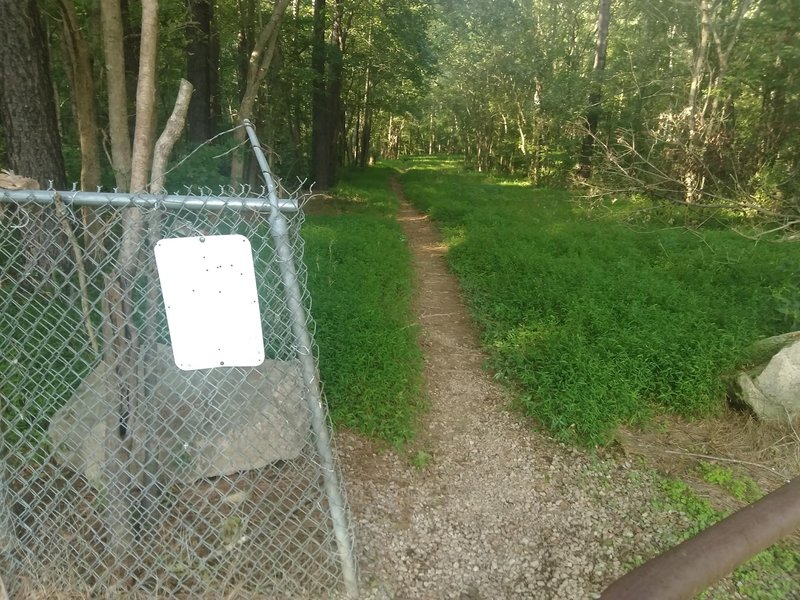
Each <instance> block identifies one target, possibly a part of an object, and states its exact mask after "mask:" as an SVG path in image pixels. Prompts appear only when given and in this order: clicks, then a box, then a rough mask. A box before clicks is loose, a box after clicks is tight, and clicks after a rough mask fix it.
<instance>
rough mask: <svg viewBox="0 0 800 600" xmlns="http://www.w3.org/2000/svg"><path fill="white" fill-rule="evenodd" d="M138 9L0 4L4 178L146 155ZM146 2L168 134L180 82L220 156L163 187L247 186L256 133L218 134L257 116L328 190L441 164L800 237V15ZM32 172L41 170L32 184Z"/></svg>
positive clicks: (106, 171) (70, 175) (682, 4)
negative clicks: (153, 16) (425, 159)
mask: <svg viewBox="0 0 800 600" xmlns="http://www.w3.org/2000/svg"><path fill="white" fill-rule="evenodd" d="M143 4H149V3H147V2H144V3H143V2H141V1H138V2H137V1H136V0H108V1H104V2H102V3H101V2H99V1H98V0H42V1H36V0H24V1H23V2H17V1H16V0H0V13H2V14H0V16H2V17H3V23H4V24H5V25H4V26H5V27H6V31H7V33H6V36H5V37H6V38H8V40H9V43H8V44H4V48H3V49H0V58H2V68H1V69H0V79H2V90H3V91H2V94H0V105H1V107H2V109H1V110H0V116H2V131H1V133H2V136H1V138H2V139H1V140H0V166H2V167H5V168H11V169H14V170H16V171H18V172H20V174H23V175H28V176H31V177H34V178H37V179H40V180H43V179H49V180H53V181H56V182H66V181H68V180H78V179H80V180H81V185H82V186H83V187H88V188H93V187H94V186H97V185H102V184H104V185H111V184H113V183H114V182H115V175H116V176H117V183H119V181H120V180H119V173H120V167H119V165H117V166H116V167H115V166H114V154H115V144H121V146H118V147H117V150H119V149H120V148H121V149H122V150H124V149H125V148H126V147H128V146H130V145H131V143H132V142H131V141H130V140H129V139H127V140H126V139H125V131H124V130H125V129H127V130H128V131H127V135H128V136H130V135H132V134H133V131H134V125H135V122H134V115H135V111H136V101H135V98H136V86H137V78H138V76H139V67H140V65H139V53H140V49H141V46H142V43H143V42H144V41H145V40H146V38H148V37H150V34H149V33H146V32H145V33H143V29H142V15H143V12H144V11H143V9H142V6H143ZM154 4H155V5H156V6H157V18H158V23H157V39H156V40H154V41H155V42H156V43H157V62H156V67H157V72H156V78H155V79H156V91H155V95H154V111H155V123H156V125H155V127H156V128H160V127H161V126H162V125H163V123H164V122H165V121H166V119H167V117H168V116H169V114H170V111H171V109H172V104H173V102H174V99H175V94H176V91H177V89H178V85H179V82H180V80H181V78H186V79H188V80H189V81H190V82H191V83H192V85H193V86H194V93H193V96H192V102H191V105H190V108H189V114H188V122H187V128H186V132H185V134H184V140H183V146H182V147H181V148H179V149H178V152H177V153H176V156H177V157H180V156H184V155H185V154H187V153H188V152H189V151H191V150H192V149H194V148H196V146H197V145H198V144H200V143H201V142H204V141H206V140H210V139H212V138H213V142H212V143H210V144H208V145H207V146H205V147H204V148H203V149H202V150H201V151H199V152H197V153H196V154H195V155H194V156H193V160H192V161H187V162H186V163H185V164H184V165H182V166H181V168H179V169H177V170H176V171H175V172H173V173H172V174H171V177H169V178H168V180H167V184H168V185H173V186H175V185H186V184H195V185H213V184H218V183H227V182H229V181H231V179H233V181H234V182H238V181H255V177H256V175H255V174H254V173H252V170H251V169H250V168H249V166H248V164H247V161H246V154H245V153H242V152H241V151H234V152H232V153H226V152H227V151H229V150H231V149H232V148H234V147H235V146H236V145H237V144H238V143H239V142H241V140H243V138H244V136H243V133H242V132H241V131H240V130H237V131H236V132H235V133H227V134H225V135H219V134H221V133H223V132H230V130H232V129H233V128H235V127H236V126H237V125H238V124H240V123H241V121H242V120H243V119H244V118H249V119H251V120H253V121H254V122H255V124H256V125H257V127H258V129H259V132H260V135H261V137H262V138H263V140H264V142H265V144H266V146H267V147H268V148H269V150H270V157H271V159H272V160H273V162H275V166H276V170H277V171H278V172H280V173H281V174H282V175H284V176H287V177H299V178H301V179H304V180H306V181H307V182H312V181H313V182H316V185H317V189H321V188H322V189H324V188H327V187H330V186H331V185H332V184H333V183H334V182H335V181H336V178H337V172H338V170H339V169H340V168H341V167H342V166H347V165H359V166H362V167H363V166H366V165H367V164H369V163H371V162H372V161H374V160H375V159H376V158H380V157H384V158H398V157H399V156H401V155H405V154H448V155H460V156H463V159H464V162H465V164H466V165H467V166H468V167H471V168H475V169H478V170H482V171H497V172H501V173H504V174H510V175H515V176H519V177H524V178H527V179H529V180H530V181H531V182H532V183H533V184H535V185H548V186H556V187H558V186H564V185H567V184H571V183H576V182H577V183H582V184H584V185H585V186H586V187H585V189H587V190H589V193H590V194H595V195H599V196H617V195H619V196H622V195H625V196H627V197H630V196H631V195H639V196H644V197H647V198H649V199H661V200H666V201H669V202H673V203H680V204H690V205H702V206H716V207H720V206H721V207H724V208H726V209H730V210H733V211H738V212H739V213H741V214H747V215H751V214H759V215H761V216H762V217H764V218H766V220H767V221H768V222H770V223H772V224H773V226H774V228H776V229H779V230H780V231H784V232H788V233H791V232H792V230H793V229H796V225H797V224H798V221H800V201H798V190H799V189H800V184H798V182H797V173H798V167H799V166H800V124H798V120H797V118H796V115H797V114H798V113H800V76H798V74H800V33H798V23H800V4H798V3H797V2H795V1H794V0H770V1H766V0H725V1H723V0H681V1H676V0H599V1H598V0H563V1H559V2H551V1H550V0H527V1H521V0H496V1H493V2H486V1H485V0H464V1H455V0H438V1H433V0H313V1H312V0H309V1H307V2H302V1H300V0H269V1H266V0H263V1H262V0H161V1H160V2H155V3H154ZM109 7H113V8H115V9H116V10H117V12H118V15H119V22H118V23H117V24H116V27H114V26H109V23H110V21H109V19H108V14H106V13H109V12H110V9H109ZM111 25H113V23H111ZM26 48H27V49H26ZM114 56H116V58H117V62H116V63H114V62H113V61H112V60H110V57H114ZM20 95H22V97H24V98H27V99H28V100H29V101H27V102H25V106H26V108H24V109H23V110H21V111H20V110H17V111H16V112H15V110H14V105H15V102H16V103H17V104H19V102H20V100H19V97H20ZM120 95H121V98H120ZM34 107H35V108H34ZM31 109H32V110H31ZM50 113H52V118H50V119H44V118H43V117H42V115H44V116H46V115H48V114H50ZM32 121H39V122H38V123H32ZM126 124H127V128H126V127H125V125H126ZM120 136H122V138H121V137H120ZM215 136H219V137H216V138H215ZM121 139H122V141H120V140H121ZM25 147H27V148H28V150H27V151H26V150H25V149H24V148H25ZM43 147H47V148H49V149H50V151H47V152H45V151H44V150H43V149H42V148H43ZM59 150H60V152H59ZM26 154H27V155H30V154H33V155H34V156H39V157H42V156H46V160H45V161H42V160H38V161H37V162H36V168H37V169H38V171H37V170H36V169H33V172H27V173H26V172H25V171H26V170H28V171H30V170H31V169H32V168H33V167H32V166H31V165H30V159H27V162H26V159H25V158H24V155H26ZM60 157H63V160H61V159H60ZM60 160H61V162H59V161H60ZM43 162H48V163H52V164H50V165H49V166H48V167H47V168H44V167H43V165H42V163H43ZM122 162H123V163H124V160H123V161H122ZM26 167H27V168H26ZM82 171H83V172H82ZM123 180H124V177H123Z"/></svg>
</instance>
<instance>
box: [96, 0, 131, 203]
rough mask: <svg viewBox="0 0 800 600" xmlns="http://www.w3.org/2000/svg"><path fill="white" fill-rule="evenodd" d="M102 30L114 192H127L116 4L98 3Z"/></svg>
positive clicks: (120, 32) (122, 77)
mask: <svg viewBox="0 0 800 600" xmlns="http://www.w3.org/2000/svg"><path fill="white" fill-rule="evenodd" d="M100 18H101V21H102V26H103V52H104V54H105V64H106V87H107V88H108V128H109V135H110V137H111V164H112V167H113V168H114V175H115V177H116V182H117V189H119V190H120V191H127V190H128V189H130V183H131V138H130V131H129V129H128V92H127V88H126V83H125V52H124V48H123V37H124V30H123V27H122V12H121V11H120V4H119V0H103V2H101V3H100Z"/></svg>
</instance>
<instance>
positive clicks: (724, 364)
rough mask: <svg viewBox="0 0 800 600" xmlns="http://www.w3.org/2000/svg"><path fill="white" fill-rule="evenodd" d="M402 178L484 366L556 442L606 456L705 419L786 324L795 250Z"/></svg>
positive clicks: (462, 182)
mask: <svg viewBox="0 0 800 600" xmlns="http://www.w3.org/2000/svg"><path fill="white" fill-rule="evenodd" d="M409 166H410V167H411V168H410V169H409V170H408V171H407V172H406V173H405V174H404V175H403V177H402V182H403V184H404V187H405V190H406V194H407V196H408V197H409V199H410V200H411V201H412V202H414V203H415V204H416V206H417V207H419V208H420V209H422V210H425V211H427V212H428V213H429V214H430V216H431V217H432V219H433V220H434V221H435V222H436V223H437V225H438V226H439V228H440V230H441V232H442V234H443V236H444V238H445V241H446V243H447V244H448V246H449V251H448V254H447V258H448V261H449V264H450V267H451V268H452V270H453V271H454V272H455V273H456V274H457V276H458V277H459V279H460V282H461V286H462V288H463V290H464V293H465V294H466V296H467V299H468V301H469V303H470V307H471V310H472V312H473V315H474V317H475V319H476V320H477V322H478V323H479V325H480V327H481V330H482V335H483V343H484V346H485V348H486V350H487V351H488V353H489V356H490V367H491V368H492V369H493V370H494V371H495V372H496V373H497V374H498V376H499V377H500V378H503V379H504V380H505V381H506V382H508V383H509V384H510V385H512V386H513V387H514V388H515V390H516V392H517V394H516V395H517V397H518V398H519V401H520V403H521V405H522V406H523V408H524V409H525V410H526V411H527V412H528V413H529V414H531V415H532V416H533V417H535V418H536V419H538V420H539V421H540V422H541V423H542V424H543V425H545V426H546V427H547V428H548V429H549V430H550V431H551V432H552V433H553V434H554V435H555V436H556V437H558V438H559V439H562V440H566V441H572V442H578V443H581V444H587V445H591V444H600V443H607V442H609V441H610V440H612V439H613V432H614V429H615V426H616V425H618V424H620V423H636V422H642V421H644V420H646V419H647V418H648V417H649V416H650V415H652V414H654V412H656V411H665V412H674V413H677V414H680V415H683V416H687V417H696V416H702V415H706V414H712V413H714V412H717V411H719V410H720V409H721V408H722V407H723V406H724V397H725V378H724V376H725V375H726V374H729V373H731V372H733V371H734V369H735V368H736V367H737V366H739V365H740V364H742V363H743V362H744V361H746V356H747V355H746V349H747V347H748V346H749V344H750V343H752V342H753V341H754V340H756V339H757V338H759V337H762V336H767V335H772V334H777V333H780V332H782V331H785V330H786V329H788V327H790V326H791V324H792V323H791V322H789V321H790V319H789V316H787V315H786V311H784V310H782V309H783V308H785V307H784V306H783V305H782V304H781V301H780V299H781V298H782V297H785V296H786V295H787V294H788V295H789V296H791V297H797V292H798V287H800V285H799V283H798V281H797V275H796V273H797V268H796V265H797V264H799V263H800V245H776V244H754V243H753V242H751V241H748V240H746V239H744V238H742V237H741V236H739V235H737V234H735V233H733V232H731V231H729V230H728V229H725V228H717V229H702V230H694V231H690V230H688V229H686V228H668V227H666V226H665V225H662V224H659V223H655V222H653V223H650V224H648V225H647V228H645V229H641V228H640V229H639V230H636V231H634V230H633V229H632V228H630V227H628V226H626V225H625V224H624V223H622V222H620V219H617V218H615V215H613V214H611V215H610V216H607V217H603V218H596V217H593V218H589V217H588V216H587V215H586V213H585V211H583V210H582V209H581V208H580V207H579V205H578V204H576V203H575V202H572V201H571V198H570V196H569V195H568V193H567V192H564V191H557V190H550V189H535V188H532V187H530V186H528V185H526V184H525V183H524V182H514V181H501V180H491V179H489V178H487V177H485V176H483V175H480V174H465V173H458V172H457V170H456V169H455V168H454V166H453V164H452V163H447V162H445V161H437V160H436V159H424V160H420V161H419V162H416V163H415V162H411V163H410V164H409Z"/></svg>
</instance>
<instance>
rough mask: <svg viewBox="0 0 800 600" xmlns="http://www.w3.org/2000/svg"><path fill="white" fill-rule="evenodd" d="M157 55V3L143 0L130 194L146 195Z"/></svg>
mask: <svg viewBox="0 0 800 600" xmlns="http://www.w3.org/2000/svg"><path fill="white" fill-rule="evenodd" d="M157 52H158V0H142V36H141V44H140V50H139V79H138V81H137V85H136V129H135V131H134V134H133V151H132V155H131V191H132V192H145V191H147V187H148V183H149V175H150V160H151V158H152V155H153V131H154V130H155V112H156V110H155V109H156V107H155V104H156V76H157V72H156V55H157Z"/></svg>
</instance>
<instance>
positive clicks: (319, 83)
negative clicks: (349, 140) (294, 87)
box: [311, 0, 331, 190]
mask: <svg viewBox="0 0 800 600" xmlns="http://www.w3.org/2000/svg"><path fill="white" fill-rule="evenodd" d="M312 35H313V38H312V47H311V69H312V70H313V71H314V81H313V85H312V108H311V180H312V182H313V184H314V185H315V186H316V187H317V189H321V190H325V189H327V188H328V187H329V186H330V184H331V177H330V172H329V170H328V169H329V167H330V151H331V145H330V138H329V136H328V130H329V129H330V120H331V115H330V111H329V109H328V98H327V84H326V79H327V78H326V76H325V65H326V63H327V60H326V56H325V55H326V51H325V0H314V28H313V34H312Z"/></svg>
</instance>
